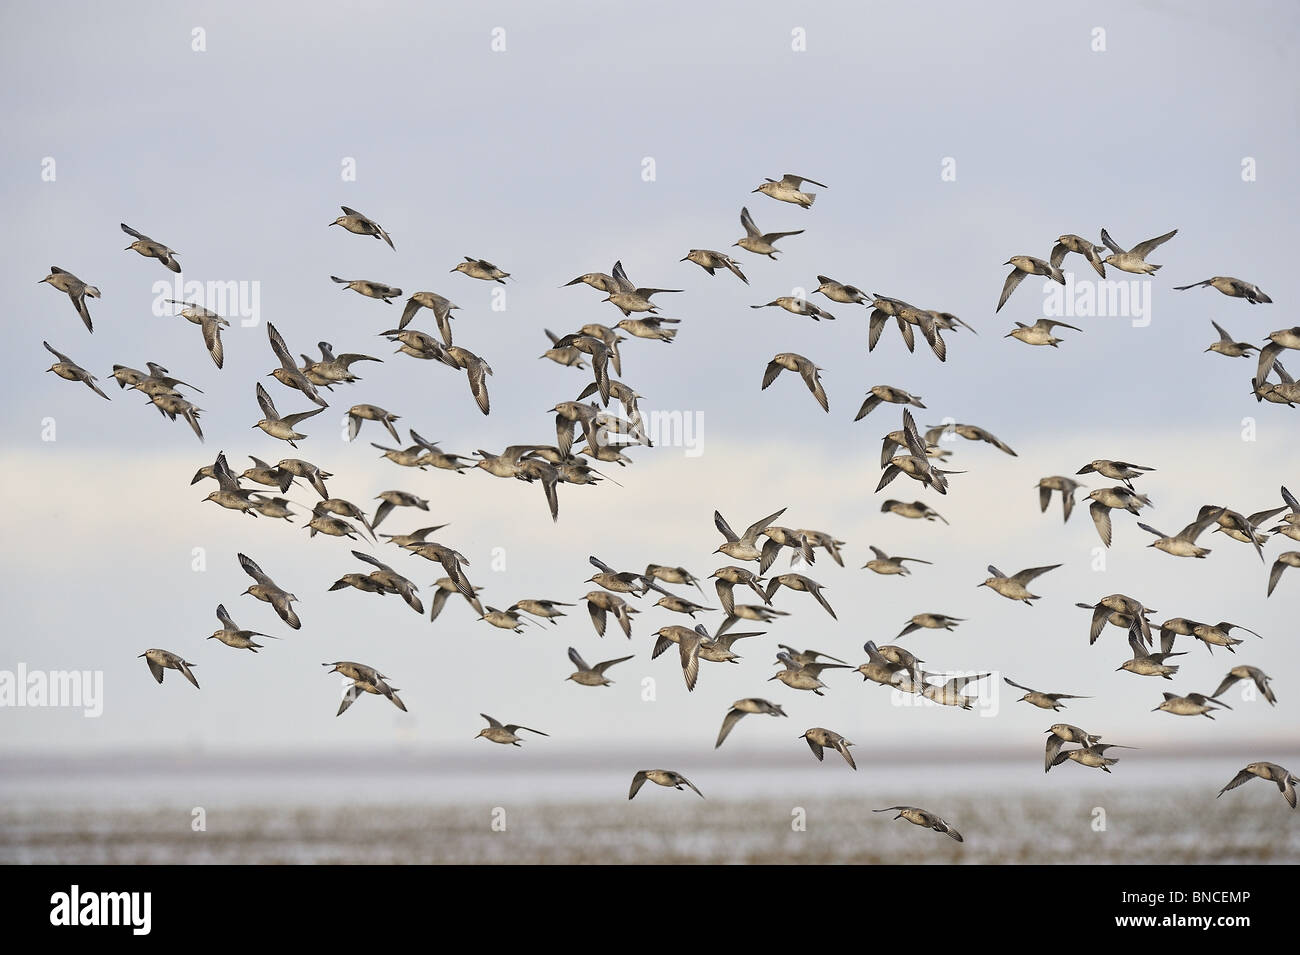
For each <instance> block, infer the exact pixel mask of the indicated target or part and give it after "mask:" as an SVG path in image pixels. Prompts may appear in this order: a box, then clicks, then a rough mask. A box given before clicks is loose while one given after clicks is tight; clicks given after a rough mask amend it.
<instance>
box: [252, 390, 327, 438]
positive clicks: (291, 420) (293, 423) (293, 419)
mask: <svg viewBox="0 0 1300 955" xmlns="http://www.w3.org/2000/svg"><path fill="white" fill-rule="evenodd" d="M258 387H259V388H260V387H261V386H260V385H259V386H258ZM324 410H325V409H324V408H313V409H312V410H311V411H299V412H298V413H297V414H287V415H285V416H284V417H283V418H281V419H280V420H281V421H283V422H284V423H285V424H287V425H288V426H289V427H291V428H295V427H297V426H298V422H299V421H305V420H306V419H308V418H311V417H313V416H315V415H318V414H320V413H321V412H322V411H324Z"/></svg>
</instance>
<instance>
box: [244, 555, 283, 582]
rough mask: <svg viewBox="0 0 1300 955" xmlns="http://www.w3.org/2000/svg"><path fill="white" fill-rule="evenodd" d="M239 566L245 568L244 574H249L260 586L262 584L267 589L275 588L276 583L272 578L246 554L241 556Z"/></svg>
mask: <svg viewBox="0 0 1300 955" xmlns="http://www.w3.org/2000/svg"><path fill="white" fill-rule="evenodd" d="M239 566H241V567H243V568H244V573H246V574H248V576H250V577H252V578H253V579H254V580H255V581H257V582H258V583H259V584H262V585H263V586H266V587H274V586H275V583H274V582H273V581H272V580H271V578H270V577H268V576H266V574H265V573H263V571H262V568H261V567H258V566H257V564H256V562H254V560H253V558H251V557H249V556H247V555H245V554H240V555H239Z"/></svg>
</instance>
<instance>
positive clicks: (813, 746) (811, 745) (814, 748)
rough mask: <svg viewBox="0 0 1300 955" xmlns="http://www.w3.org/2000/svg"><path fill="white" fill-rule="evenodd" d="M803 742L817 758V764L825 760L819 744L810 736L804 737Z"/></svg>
mask: <svg viewBox="0 0 1300 955" xmlns="http://www.w3.org/2000/svg"><path fill="white" fill-rule="evenodd" d="M804 740H805V741H806V742H807V743H808V748H809V749H810V750H812V754H813V755H814V756H816V757H817V762H819V763H820V762H821V761H822V760H823V759H825V758H826V757H825V755H824V754H823V752H822V745H821V743H818V742H816V741H815V740H814V739H813V738H812V737H811V736H805V737H804Z"/></svg>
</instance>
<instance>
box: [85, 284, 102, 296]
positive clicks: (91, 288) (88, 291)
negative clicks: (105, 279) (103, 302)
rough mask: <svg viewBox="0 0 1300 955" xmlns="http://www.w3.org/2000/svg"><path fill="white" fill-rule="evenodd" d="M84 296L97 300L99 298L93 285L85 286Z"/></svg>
mask: <svg viewBox="0 0 1300 955" xmlns="http://www.w3.org/2000/svg"><path fill="white" fill-rule="evenodd" d="M86 294H87V295H89V296H90V297H91V298H99V297H100V296H99V289H97V288H95V286H93V285H87V286H86Z"/></svg>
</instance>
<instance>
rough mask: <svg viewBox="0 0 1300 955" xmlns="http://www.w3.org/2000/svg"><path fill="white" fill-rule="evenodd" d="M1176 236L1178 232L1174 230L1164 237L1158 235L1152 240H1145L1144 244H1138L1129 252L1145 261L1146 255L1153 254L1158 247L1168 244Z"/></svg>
mask: <svg viewBox="0 0 1300 955" xmlns="http://www.w3.org/2000/svg"><path fill="white" fill-rule="evenodd" d="M1177 234H1178V230H1177V229H1174V230H1173V231H1172V232H1166V233H1165V234H1164V235H1158V236H1156V237H1155V238H1154V239H1147V240H1146V241H1145V242H1139V243H1138V244H1137V245H1135V246H1133V248H1132V249H1130V250H1129V251H1130V252H1132V253H1133V254H1134V255H1136V256H1138V257H1139V258H1143V259H1145V258H1146V257H1147V256H1148V255H1150V254H1151V253H1152V252H1154V251H1155V250H1156V249H1157V248H1158V247H1159V246H1161V245H1164V244H1165V243H1166V242H1168V241H1169V240H1170V239H1172V238H1173V237H1174V236H1176V235H1177Z"/></svg>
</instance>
